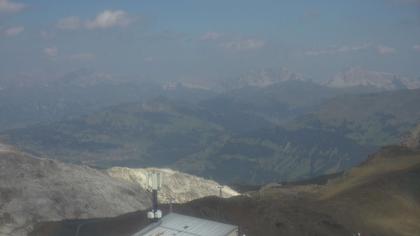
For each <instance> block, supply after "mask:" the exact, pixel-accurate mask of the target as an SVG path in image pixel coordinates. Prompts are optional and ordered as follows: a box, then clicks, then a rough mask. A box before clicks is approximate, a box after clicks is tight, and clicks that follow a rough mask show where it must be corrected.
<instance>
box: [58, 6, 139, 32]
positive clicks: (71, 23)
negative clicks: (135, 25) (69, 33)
mask: <svg viewBox="0 0 420 236" xmlns="http://www.w3.org/2000/svg"><path fill="white" fill-rule="evenodd" d="M132 21H133V19H132V18H131V17H130V16H129V15H128V14H127V13H126V12H125V11H122V10H115V11H112V10H106V11H104V12H101V13H99V14H98V15H97V16H96V17H95V18H94V19H91V20H86V21H83V20H82V19H80V18H79V17H77V16H69V17H66V18H63V19H60V20H59V21H58V22H57V24H56V26H57V28H59V29H62V30H76V29H80V28H85V29H107V28H112V27H125V26H127V25H129V24H130V23H131V22H132Z"/></svg>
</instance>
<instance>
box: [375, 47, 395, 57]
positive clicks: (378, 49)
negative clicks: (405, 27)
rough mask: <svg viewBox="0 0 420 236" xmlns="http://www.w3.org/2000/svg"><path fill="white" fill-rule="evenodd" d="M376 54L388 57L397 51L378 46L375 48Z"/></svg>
mask: <svg viewBox="0 0 420 236" xmlns="http://www.w3.org/2000/svg"><path fill="white" fill-rule="evenodd" d="M376 52H378V53H379V54H380V55H389V54H394V53H396V52H397V50H396V49H395V48H391V47H388V46H384V45H378V46H376Z"/></svg>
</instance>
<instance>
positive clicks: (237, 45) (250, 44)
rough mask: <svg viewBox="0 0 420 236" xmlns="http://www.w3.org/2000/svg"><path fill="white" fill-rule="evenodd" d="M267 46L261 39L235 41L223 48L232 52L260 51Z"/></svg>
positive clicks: (224, 45)
mask: <svg viewBox="0 0 420 236" xmlns="http://www.w3.org/2000/svg"><path fill="white" fill-rule="evenodd" d="M264 46H265V41H264V40H260V39H243V40H235V41H230V42H226V43H223V44H222V47H224V48H226V49H230V50H236V51H244V50H253V49H259V48H262V47H264Z"/></svg>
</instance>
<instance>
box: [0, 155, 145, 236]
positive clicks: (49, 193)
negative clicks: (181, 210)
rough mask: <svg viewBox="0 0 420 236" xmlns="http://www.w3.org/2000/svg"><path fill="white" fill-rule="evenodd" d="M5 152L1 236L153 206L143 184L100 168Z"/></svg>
mask: <svg viewBox="0 0 420 236" xmlns="http://www.w3.org/2000/svg"><path fill="white" fill-rule="evenodd" d="M2 150H3V151H1V152H0V235H14V236H19V235H25V234H26V232H28V231H29V230H31V228H32V227H33V224H35V223H36V222H39V221H45V220H62V219H71V218H92V217H104V216H109V217H110V216H116V215H120V214H123V213H126V212H131V211H135V210H141V209H145V208H147V207H149V206H150V204H151V202H150V197H149V194H148V193H147V192H146V191H145V190H144V189H142V188H141V187H140V186H138V185H136V184H133V183H129V182H125V181H120V180H117V179H114V178H112V177H110V176H108V175H107V174H105V173H103V172H100V171H98V170H94V169H92V168H89V167H84V166H76V165H69V164H64V163H60V162H58V161H53V160H48V159H38V158H34V157H33V156H30V155H28V154H24V153H20V152H17V151H14V150H11V149H7V150H6V149H5V148H2Z"/></svg>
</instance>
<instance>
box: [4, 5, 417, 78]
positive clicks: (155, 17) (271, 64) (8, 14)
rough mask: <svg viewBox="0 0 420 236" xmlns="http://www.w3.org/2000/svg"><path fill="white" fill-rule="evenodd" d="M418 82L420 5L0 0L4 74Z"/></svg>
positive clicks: (6, 75) (12, 76)
mask: <svg viewBox="0 0 420 236" xmlns="http://www.w3.org/2000/svg"><path fill="white" fill-rule="evenodd" d="M280 67H286V68H289V69H290V70H292V71H296V72H299V73H301V74H303V75H305V76H306V77H309V78H312V79H315V80H321V79H328V78H329V77H331V76H333V75H334V74H335V73H337V72H339V71H342V70H345V69H346V68H349V67H363V68H365V69H369V70H376V71H385V72H391V73H396V74H401V75H405V76H409V77H420V1H419V0H363V1H362V0H334V1H331V0H328V1H327V0H317V1H313V0H311V1H310V0H307V1H304V0H294V1H282V0H258V1H257V0H253V1H251V0H166V1H163V0H150V1H149V0H96V1H93V0H72V1H57V0H36V1H35V0H31V1H29V0H26V1H24V0H0V76H1V77H2V78H5V77H11V78H16V79H19V77H21V76H28V75H32V76H34V77H36V76H47V77H48V76H50V77H52V78H53V77H55V76H60V75H63V74H66V73H69V72H71V71H75V70H78V69H80V68H87V69H91V70H94V71H96V72H98V73H104V74H110V75H120V76H121V75H124V76H133V77H142V78H149V79H165V80H168V79H183V78H185V79H206V80H209V79H216V78H225V77H226V78H228V77H235V76H238V75H240V74H242V73H246V71H247V70H252V69H260V68H273V69H276V68H280Z"/></svg>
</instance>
